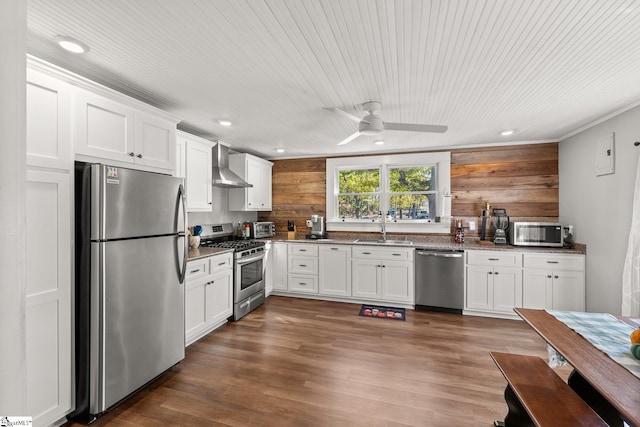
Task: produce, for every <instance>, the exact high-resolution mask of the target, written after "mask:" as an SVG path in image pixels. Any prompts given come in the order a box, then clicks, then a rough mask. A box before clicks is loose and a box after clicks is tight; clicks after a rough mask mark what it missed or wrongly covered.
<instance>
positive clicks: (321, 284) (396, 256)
mask: <svg viewBox="0 0 640 427" xmlns="http://www.w3.org/2000/svg"><path fill="white" fill-rule="evenodd" d="M279 245H283V246H286V247H287V248H288V249H287V250H286V251H284V250H279V249H278V247H279ZM274 248H275V249H276V250H275V251H274V254H273V258H272V263H271V266H272V268H273V272H272V274H273V291H274V292H277V293H279V294H291V295H299V296H304V295H309V296H310V297H311V296H312V295H313V297H315V298H321V299H322V298H323V297H326V299H337V300H345V301H370V302H380V303H386V302H388V303H401V304H402V305H412V304H413V302H414V269H413V253H414V250H413V248H402V247H398V248H389V247H383V246H373V245H371V246H360V245H358V246H351V245H331V244H317V243H286V244H285V243H282V242H275V243H274ZM285 253H286V264H285V262H284V259H283V258H284V254H285ZM284 265H286V269H284V268H283V266H284ZM283 270H284V271H286V272H287V274H286V278H285V277H283V275H282V271H283Z"/></svg>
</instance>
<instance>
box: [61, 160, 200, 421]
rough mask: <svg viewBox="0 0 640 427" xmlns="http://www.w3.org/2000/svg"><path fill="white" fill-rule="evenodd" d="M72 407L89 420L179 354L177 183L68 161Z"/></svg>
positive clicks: (182, 237)
mask: <svg viewBox="0 0 640 427" xmlns="http://www.w3.org/2000/svg"><path fill="white" fill-rule="evenodd" d="M75 194H76V197H75V199H76V204H75V215H76V218H75V219H76V226H75V247H76V257H75V258H76V276H75V280H76V282H75V300H76V330H75V336H76V340H75V346H76V348H75V352H76V410H75V412H74V413H73V414H72V415H71V418H74V419H77V420H80V421H84V422H89V421H91V420H92V419H94V418H95V416H96V415H98V414H100V413H102V412H104V411H106V410H107V409H109V408H110V407H111V406H113V405H114V404H116V403H117V402H119V401H120V400H122V399H123V398H125V397H126V396H128V395H129V394H131V393H132V392H134V391H136V390H137V389H139V388H140V387H141V386H143V385H144V384H146V383H148V382H149V381H151V380H152V379H154V378H155V377H157V376H158V375H160V374H161V373H163V372H164V371H166V370H167V369H169V368H170V367H172V366H173V365H175V364H176V363H178V362H179V361H180V360H182V359H183V358H184V274H185V269H186V261H187V251H188V236H187V235H186V224H187V218H186V215H187V214H186V207H185V201H184V190H183V180H182V179H180V178H174V177H171V176H168V175H162V174H156V173H150V172H142V171H137V170H133V169H126V168H121V167H114V166H107V165H101V164H89V163H81V162H77V163H76V165H75Z"/></svg>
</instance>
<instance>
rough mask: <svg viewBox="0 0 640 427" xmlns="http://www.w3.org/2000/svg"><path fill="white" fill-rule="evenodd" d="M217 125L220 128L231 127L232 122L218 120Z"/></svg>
mask: <svg viewBox="0 0 640 427" xmlns="http://www.w3.org/2000/svg"><path fill="white" fill-rule="evenodd" d="M218 124H219V125H221V126H231V125H232V124H233V122H232V121H231V120H218Z"/></svg>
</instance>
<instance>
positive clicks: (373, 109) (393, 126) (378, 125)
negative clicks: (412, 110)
mask: <svg viewBox="0 0 640 427" xmlns="http://www.w3.org/2000/svg"><path fill="white" fill-rule="evenodd" d="M381 107H382V104H381V103H379V102H377V101H369V102H365V103H364V104H362V109H363V110H364V111H365V112H366V113H367V115H366V116H364V117H363V118H360V117H358V116H354V115H353V114H350V113H347V112H346V111H343V110H340V109H338V108H325V110H328V111H332V112H334V113H338V114H340V115H341V116H343V117H346V118H347V119H349V120H353V121H354V122H358V124H359V126H358V131H357V132H355V133H353V134H351V135H349V136H348V137H346V138H345V139H343V140H342V141H340V142H339V143H338V145H345V144H348V143H350V142H351V141H353V140H354V139H356V138H357V137H359V136H360V135H379V134H380V133H382V131H383V130H404V131H410V132H435V133H443V132H446V131H447V126H441V125H419V124H414V123H390V122H384V121H382V117H380V115H379V114H376V113H378V112H379V111H380V108H381Z"/></svg>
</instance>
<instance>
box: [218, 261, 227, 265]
mask: <svg viewBox="0 0 640 427" xmlns="http://www.w3.org/2000/svg"><path fill="white" fill-rule="evenodd" d="M226 263H227V262H226V261H223V262H220V263H218V265H225V264H226Z"/></svg>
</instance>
